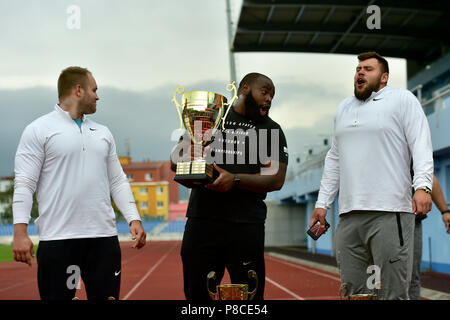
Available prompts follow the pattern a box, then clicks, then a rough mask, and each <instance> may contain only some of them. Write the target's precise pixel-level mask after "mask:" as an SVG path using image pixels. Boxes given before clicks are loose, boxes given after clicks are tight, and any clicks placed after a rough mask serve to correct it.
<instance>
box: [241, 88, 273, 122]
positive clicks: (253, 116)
mask: <svg viewBox="0 0 450 320" xmlns="http://www.w3.org/2000/svg"><path fill="white" fill-rule="evenodd" d="M262 106H263V105H258V103H257V102H256V100H255V98H254V97H253V93H252V92H251V91H250V94H249V95H248V96H247V97H246V98H245V117H246V118H247V119H249V120H252V121H253V122H254V123H260V122H264V121H266V120H267V118H269V110H267V112H266V114H265V115H263V116H262V115H261V113H260V112H259V109H260V108H261V107H262Z"/></svg>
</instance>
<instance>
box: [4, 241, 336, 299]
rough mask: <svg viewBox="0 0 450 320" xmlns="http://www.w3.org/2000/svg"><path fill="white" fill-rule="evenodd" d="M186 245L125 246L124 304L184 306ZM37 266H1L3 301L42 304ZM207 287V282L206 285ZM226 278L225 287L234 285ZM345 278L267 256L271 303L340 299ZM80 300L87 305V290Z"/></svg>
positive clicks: (123, 255)
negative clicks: (174, 303)
mask: <svg viewBox="0 0 450 320" xmlns="http://www.w3.org/2000/svg"><path fill="white" fill-rule="evenodd" d="M180 247H181V242H180V241H153V242H147V245H146V246H145V247H144V248H143V249H140V250H136V249H132V248H131V243H127V242H123V243H121V248H122V282H121V290H120V291H121V294H120V299H121V300H184V299H185V297H184V293H183V272H182V265H181V257H180ZM36 273H37V266H36V260H34V261H33V265H32V267H29V266H28V265H25V264H23V263H18V262H4V263H0V300H36V299H39V292H38V288H37V280H36ZM205 281H206V280H205ZM229 282H230V280H229V276H228V275H227V274H226V275H225V277H224V279H223V281H222V283H229ZM339 285H340V280H339V276H338V275H336V274H333V273H329V272H326V271H322V270H319V269H315V268H311V267H307V266H305V265H301V264H298V263H295V262H290V261H285V260H282V259H279V258H275V257H271V256H268V255H266V289H265V295H264V297H265V299H266V300H334V299H339V297H338V290H339ZM77 297H79V298H80V299H81V300H84V299H86V294H85V291H84V287H83V284H81V288H80V289H79V290H77Z"/></svg>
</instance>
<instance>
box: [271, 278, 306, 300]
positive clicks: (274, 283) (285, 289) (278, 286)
mask: <svg viewBox="0 0 450 320" xmlns="http://www.w3.org/2000/svg"><path fill="white" fill-rule="evenodd" d="M266 281H268V282H270V283H271V284H273V285H274V286H275V287H277V288H279V289H281V290H283V291H284V292H286V293H288V294H290V295H291V296H293V297H294V298H295V299H297V300H305V298H303V297H300V296H299V295H296V294H295V293H293V292H292V291H291V290H289V289H288V288H286V287H283V286H282V285H281V284H279V283H278V282H275V281H273V280H272V279H270V278H268V277H266Z"/></svg>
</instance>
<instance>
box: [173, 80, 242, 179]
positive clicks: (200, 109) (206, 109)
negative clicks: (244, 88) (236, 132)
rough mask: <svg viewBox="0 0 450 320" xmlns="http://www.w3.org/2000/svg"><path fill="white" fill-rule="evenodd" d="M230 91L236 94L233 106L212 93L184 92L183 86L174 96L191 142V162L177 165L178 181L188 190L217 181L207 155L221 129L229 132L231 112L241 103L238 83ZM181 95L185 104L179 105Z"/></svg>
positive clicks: (225, 99) (232, 84)
mask: <svg viewBox="0 0 450 320" xmlns="http://www.w3.org/2000/svg"><path fill="white" fill-rule="evenodd" d="M226 90H227V91H229V92H230V91H232V90H234V96H233V98H232V99H231V102H230V103H227V98H226V97H224V96H223V95H221V94H218V93H214V92H210V91H190V92H184V87H182V86H178V88H177V89H176V90H175V93H174V95H173V99H172V102H173V103H175V106H176V108H177V111H178V115H179V116H180V127H181V128H183V127H184V128H185V129H186V130H187V132H188V133H189V135H190V138H191V154H190V161H185V162H177V170H176V174H175V177H174V180H175V181H177V182H178V183H180V184H182V185H184V186H186V187H188V188H192V187H195V186H200V185H204V184H208V183H211V182H212V181H213V180H214V177H213V172H214V170H213V169H214V168H213V165H212V164H209V163H206V159H205V157H204V155H203V152H204V148H205V147H206V146H207V145H208V144H210V143H211V142H212V136H213V135H214V133H215V131H216V130H217V129H218V128H219V126H222V129H225V119H226V117H227V114H228V111H230V108H231V106H232V105H233V103H234V101H235V100H236V99H237V89H236V86H235V84H234V81H233V82H232V83H229V84H228V85H227V86H226ZM177 94H180V95H181V104H180V103H178V101H177Z"/></svg>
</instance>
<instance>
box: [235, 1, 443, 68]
mask: <svg viewBox="0 0 450 320" xmlns="http://www.w3.org/2000/svg"><path fill="white" fill-rule="evenodd" d="M369 5H377V6H378V7H379V8H380V9H381V10H380V11H381V15H380V17H381V19H380V21H381V28H380V29H372V30H370V29H369V28H368V27H367V24H366V23H367V20H368V18H369V17H370V16H371V15H372V13H367V7H368V6H369ZM449 21H450V1H448V0H446V1H422V0H408V1H405V0H379V1H376V0H243V4H242V8H241V13H240V17H239V21H238V23H237V29H236V33H235V35H234V39H233V43H232V47H231V50H232V51H233V52H254V51H260V52H316V53H340V54H358V53H361V52H366V51H377V52H378V53H380V54H381V55H383V56H388V57H398V58H405V59H408V60H413V61H416V62H417V63H418V64H425V63H429V62H431V61H434V60H436V59H437V58H439V57H441V56H442V55H443V54H445V52H447V51H448V48H449V47H450V36H449V35H450V23H449Z"/></svg>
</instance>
